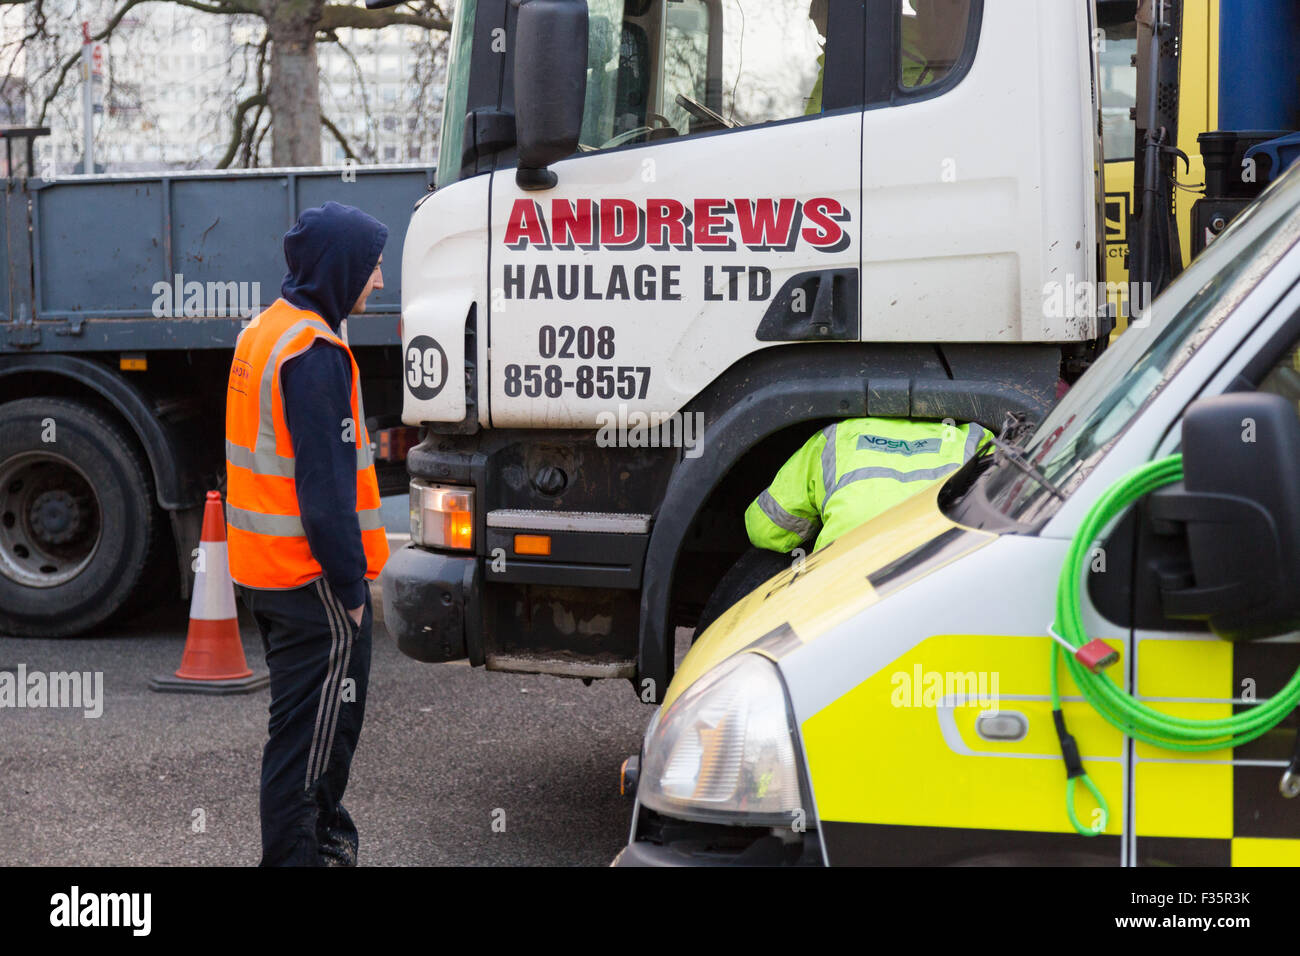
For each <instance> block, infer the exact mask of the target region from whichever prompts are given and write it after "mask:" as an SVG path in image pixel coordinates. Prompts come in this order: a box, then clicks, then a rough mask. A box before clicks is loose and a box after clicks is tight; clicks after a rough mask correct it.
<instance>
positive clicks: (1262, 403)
mask: <svg viewBox="0 0 1300 956" xmlns="http://www.w3.org/2000/svg"><path fill="white" fill-rule="evenodd" d="M1149 507H1150V517H1151V519H1152V521H1153V522H1155V523H1156V527H1157V529H1159V528H1160V526H1161V524H1163V523H1166V522H1171V523H1172V524H1173V528H1172V530H1174V531H1178V530H1182V529H1185V534H1186V539H1187V553H1188V556H1189V558H1190V568H1189V567H1187V566H1186V565H1184V566H1182V567H1176V566H1167V567H1166V568H1165V569H1163V570H1162V572H1161V574H1160V592H1161V599H1162V603H1163V606H1164V613H1165V615H1166V616H1167V617H1170V618H1178V619H1184V620H1202V621H1207V622H1208V623H1209V626H1210V629H1211V630H1212V631H1213V632H1214V633H1215V634H1217V635H1218V636H1219V637H1221V638H1224V639H1225V640H1229V641H1246V640H1254V639H1256V638H1261V637H1272V636H1274V635H1277V634H1285V633H1288V632H1290V631H1295V630H1300V416H1297V414H1296V408H1295V406H1294V405H1293V404H1292V403H1290V402H1288V401H1287V400H1286V399H1284V398H1282V397H1281V396H1279V395H1273V394H1270V393H1266V392H1237V393H1233V394H1230V395H1219V396H1216V397H1213V398H1205V399H1201V400H1200V401H1197V402H1194V403H1193V404H1192V405H1191V406H1190V407H1189V408H1188V409H1187V413H1186V415H1185V416H1184V417H1183V481H1182V482H1181V483H1180V484H1177V485H1171V486H1169V487H1168V488H1165V489H1161V490H1159V491H1157V492H1155V493H1154V494H1153V495H1152V496H1151V499H1150V502H1149Z"/></svg>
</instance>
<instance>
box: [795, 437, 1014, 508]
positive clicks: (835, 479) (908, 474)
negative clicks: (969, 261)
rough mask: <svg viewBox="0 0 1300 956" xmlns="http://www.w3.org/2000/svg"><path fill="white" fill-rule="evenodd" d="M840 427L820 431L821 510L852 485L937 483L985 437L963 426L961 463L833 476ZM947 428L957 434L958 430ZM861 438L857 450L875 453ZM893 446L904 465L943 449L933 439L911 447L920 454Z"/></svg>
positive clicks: (864, 469)
mask: <svg viewBox="0 0 1300 956" xmlns="http://www.w3.org/2000/svg"><path fill="white" fill-rule="evenodd" d="M839 426H840V423H839V422H836V423H835V424H833V425H827V426H826V427H825V428H824V429H822V434H824V435H825V436H826V445H825V447H823V448H822V455H821V465H822V486H823V489H824V490H825V497H824V498H822V509H823V510H824V509H825V508H826V502H827V501H829V500H830V497H831V495H833V494H835V492H837V491H839V490H840V489H841V488H843V487H845V486H846V485H851V484H853V483H854V482H858V481H869V480H871V479H873V478H886V479H889V480H890V481H897V482H912V481H937V480H938V479H940V478H945V477H947V476H948V475H951V474H952V473H953V472H954V471H956V470H957V469H958V468H960V467H961V466H962V465H963V464H965V463H966V462H968V461H970V459H971V458H972V457H973V456H974V454H975V452H976V451H977V450H978V449H979V446H980V445H981V443H983V441H984V439H985V437H986V435H987V434H988V433H987V432H986V431H985V430H984V427H983V426H982V425H977V424H976V423H974V422H971V423H970V424H969V425H967V426H964V427H966V428H967V429H968V431H967V434H966V441H965V442H964V444H963V447H962V458H961V461H949V462H945V463H944V464H942V465H937V466H935V467H932V468H923V467H917V468H890V467H888V466H884V465H869V466H865V467H862V468H854V469H853V470H851V471H847V472H845V473H844V474H843V475H839V476H837V474H836V472H837V470H838V464H837V452H836V447H835V446H836V444H837V442H838V438H839ZM949 427H952V428H953V429H954V430H957V426H949ZM864 438H865V436H862V435H859V437H858V439H857V447H858V449H860V450H863V449H864V450H867V451H872V450H875V449H874V448H873V443H871V442H864ZM931 441H935V442H937V444H936V445H935V446H934V447H933V448H932V449H931V448H930V447H929V446H927V445H926V444H925V443H927V442H931ZM894 444H895V445H899V446H903V447H900V448H897V453H898V454H900V455H901V456H902V458H903V460H905V461H906V460H910V459H912V458H914V457H916V456H918V455H924V454H926V453H927V452H928V453H938V452H940V451H941V450H942V447H943V446H942V440H940V439H934V438H924V439H920V440H918V441H916V442H915V443H913V444H914V445H915V446H918V448H919V450H912V447H911V446H910V445H909V443H908V442H907V441H906V440H904V439H897V440H895V441H894ZM774 503H775V502H774Z"/></svg>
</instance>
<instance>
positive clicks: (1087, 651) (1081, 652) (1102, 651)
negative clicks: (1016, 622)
mask: <svg viewBox="0 0 1300 956" xmlns="http://www.w3.org/2000/svg"><path fill="white" fill-rule="evenodd" d="M1047 634H1048V636H1049V637H1050V638H1052V640H1054V641H1056V643H1058V644H1060V645H1061V646H1062V647H1064V648H1065V649H1066V650H1067V651H1069V652H1070V653H1071V654H1073V655H1074V659H1075V660H1076V661H1078V662H1079V663H1080V664H1082V665H1083V666H1084V667H1086V668H1088V670H1090V671H1092V672H1093V673H1094V674H1100V673H1101V672H1102V671H1104V670H1105V669H1106V668H1107V667H1110V665H1111V664H1114V663H1115V662H1116V661H1118V660H1119V651H1117V650H1115V649H1114V648H1113V647H1111V646H1110V645H1109V644H1107V643H1106V642H1105V641H1103V640H1102V639H1101V638H1099V637H1098V638H1093V639H1092V640H1091V641H1089V642H1088V643H1087V644H1085V645H1083V647H1078V648H1076V647H1075V646H1074V645H1073V644H1071V643H1070V642H1069V641H1067V640H1066V639H1065V638H1063V637H1062V636H1061V635H1060V634H1057V633H1056V630H1055V629H1054V628H1053V627H1052V625H1050V624H1049V625H1047Z"/></svg>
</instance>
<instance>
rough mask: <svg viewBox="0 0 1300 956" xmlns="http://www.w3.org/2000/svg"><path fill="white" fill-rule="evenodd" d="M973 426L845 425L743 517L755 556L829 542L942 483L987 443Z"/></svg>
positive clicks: (789, 465) (814, 441)
mask: <svg viewBox="0 0 1300 956" xmlns="http://www.w3.org/2000/svg"><path fill="white" fill-rule="evenodd" d="M989 437H990V436H989V433H988V431H987V430H986V429H984V428H983V427H982V426H980V425H976V424H973V423H972V424H968V425H955V424H953V423H951V422H918V421H911V420H909V419H904V418H849V419H845V420H844V421H840V422H836V423H835V424H833V425H827V426H826V427H825V428H823V429H822V430H821V431H819V432H817V433H816V434H815V435H813V436H812V437H811V438H809V439H808V441H806V442H804V445H803V447H802V448H800V449H799V450H798V451H797V452H795V453H794V455H792V456H791V457H790V460H789V461H787V462H786V463H785V464H784V465H782V466H781V469H780V471H778V472H777V473H776V477H775V478H774V479H773V480H772V483H771V485H769V486H768V487H767V488H766V489H765V490H764V491H763V493H762V494H760V495H759V496H758V497H757V498H756V499H755V500H754V502H753V503H752V504H751V505H750V506H749V507H748V508H747V509H746V511H745V531H746V532H747V533H748V534H749V540H750V543H752V544H753V545H754V546H755V547H757V548H764V549H766V550H768V551H780V552H782V553H785V552H788V551H791V550H793V549H794V548H796V547H799V546H800V545H805V544H807V543H808V542H809V541H812V540H813V539H814V538H815V539H816V547H818V548H824V547H825V546H826V545H828V544H830V543H831V542H832V541H834V540H835V539H836V538H837V537H839V536H840V535H841V534H843V533H844V532H846V531H849V530H850V529H852V528H856V527H857V526H858V525H860V524H863V523H865V522H866V521H868V520H870V519H871V518H874V517H875V516H876V515H878V514H880V513H881V512H882V511H886V510H887V509H889V508H892V507H893V506H894V505H896V504H898V503H899V502H901V501H903V500H905V499H907V498H910V497H911V496H912V495H914V494H916V493H917V492H918V491H921V490H922V489H924V488H927V487H928V486H930V485H931V484H933V483H934V482H936V481H939V480H940V479H942V478H946V477H947V476H948V475H951V474H952V473H953V472H954V471H956V470H957V469H958V468H960V467H961V466H962V465H963V464H965V463H966V462H967V461H969V460H970V459H971V458H972V457H974V455H975V453H976V452H977V451H978V450H979V449H980V447H981V446H982V445H983V444H985V442H987V441H988V440H989Z"/></svg>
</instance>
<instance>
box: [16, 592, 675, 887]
mask: <svg viewBox="0 0 1300 956" xmlns="http://www.w3.org/2000/svg"><path fill="white" fill-rule="evenodd" d="M376 603H378V602H376ZM187 610H188V607H187V605H182V604H180V603H175V604H166V605H164V606H160V607H157V608H154V609H153V610H152V611H151V612H149V614H148V615H147V616H146V617H144V618H141V619H139V620H137V621H135V622H132V623H131V624H130V625H127V626H124V627H122V628H119V629H117V630H114V631H109V632H106V633H105V634H103V635H101V636H97V637H89V638H78V639H70V640H24V639H14V638H0V669H14V668H16V667H17V666H18V665H19V664H25V665H26V667H27V670H28V672H31V671H36V670H39V671H45V672H51V671H72V670H76V671H91V672H96V671H98V672H102V674H103V686H104V693H103V714H102V716H100V717H98V718H88V717H85V716H84V715H83V714H82V712H81V711H71V710H58V709H40V710H35V709H21V710H20V709H11V708H3V709H0V781H3V786H0V847H2V848H3V856H4V860H5V862H6V863H8V864H38V865H40V864H75V865H103V866H114V865H128V864H131V865H191V864H199V865H251V864H255V863H256V862H257V860H258V857H259V854H260V843H259V829H258V812H257V798H258V769H259V766H260V761H261V747H262V744H263V742H264V740H265V736H266V719H267V704H268V702H269V693H268V691H267V690H265V689H263V690H261V691H258V692H256V693H253V694H248V695H244V696H232V697H207V696H195V695H178V694H160V693H155V692H152V691H150V690H149V689H148V683H149V678H150V677H151V676H153V675H155V674H162V673H169V672H171V671H174V670H175V669H176V667H177V666H178V665H179V663H180V657H181V651H182V648H183V646H184V639H185V627H186V615H187ZM240 612H241V628H242V632H243V639H244V651H245V654H246V655H247V658H248V661H249V664H250V665H251V666H252V667H253V668H254V670H260V671H264V670H265V668H264V665H263V661H262V648H261V641H260V638H259V637H258V635H257V630H256V628H255V627H254V626H253V624H252V622H251V619H248V618H247V617H246V616H244V615H245V612H244V610H243V608H242V607H241V608H240ZM651 713H652V711H651V709H650V708H649V707H648V706H646V705H644V704H641V703H639V702H638V701H637V699H636V697H635V696H634V694H633V692H632V687H631V685H630V684H629V683H628V682H626V681H604V682H600V681H598V682H595V683H594V684H592V685H591V686H590V687H587V686H584V685H583V684H582V683H581V682H580V681H577V680H562V679H559V678H554V677H541V676H517V675H509V674H496V673H487V672H485V671H483V670H482V669H478V668H470V667H469V666H468V665H465V664H439V665H428V664H419V663H416V662H415V661H412V660H410V659H408V658H406V657H404V656H403V655H402V654H401V653H400V652H399V651H398V650H397V648H396V645H395V644H394V643H393V641H392V639H391V637H389V635H388V633H387V632H386V631H385V630H384V628H383V625H382V623H381V622H376V624H375V634H374V655H373V664H372V672H371V680H370V692H369V699H368V702H367V710H366V719H365V725H364V727H363V729H362V734H361V740H360V744H359V746H358V749H357V754H356V758H355V760H354V762H353V765H352V778H351V783H350V784H349V787H348V793H347V797H346V798H345V800H344V803H345V805H346V806H347V807H348V809H349V811H350V812H351V813H352V816H353V818H354V819H355V820H356V822H357V826H358V829H359V830H360V834H361V850H360V863H361V864H362V865H371V866H373V865H381V866H382V865H442V864H458V865H516V864H530V865H556V864H558V865H605V864H607V863H608V862H609V861H610V860H611V859H612V858H613V857H614V855H615V854H616V853H617V852H618V850H619V848H620V847H621V846H622V845H623V844H624V843H625V842H626V839H627V831H628V827H629V824H630V820H631V804H630V802H629V801H627V800H625V799H624V798H622V797H620V796H619V794H618V768H619V764H620V763H621V761H622V759H623V758H624V757H625V756H627V755H628V754H631V753H634V752H636V750H637V749H638V747H639V745H640V738H641V733H642V731H643V730H644V728H645V725H646V723H647V722H648V721H649V719H650V716H651ZM502 811H503V812H502ZM494 820H497V821H504V830H502V829H501V826H500V823H498V826H497V827H496V828H495V829H494V827H493V821H494ZM196 831H197V832H196Z"/></svg>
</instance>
